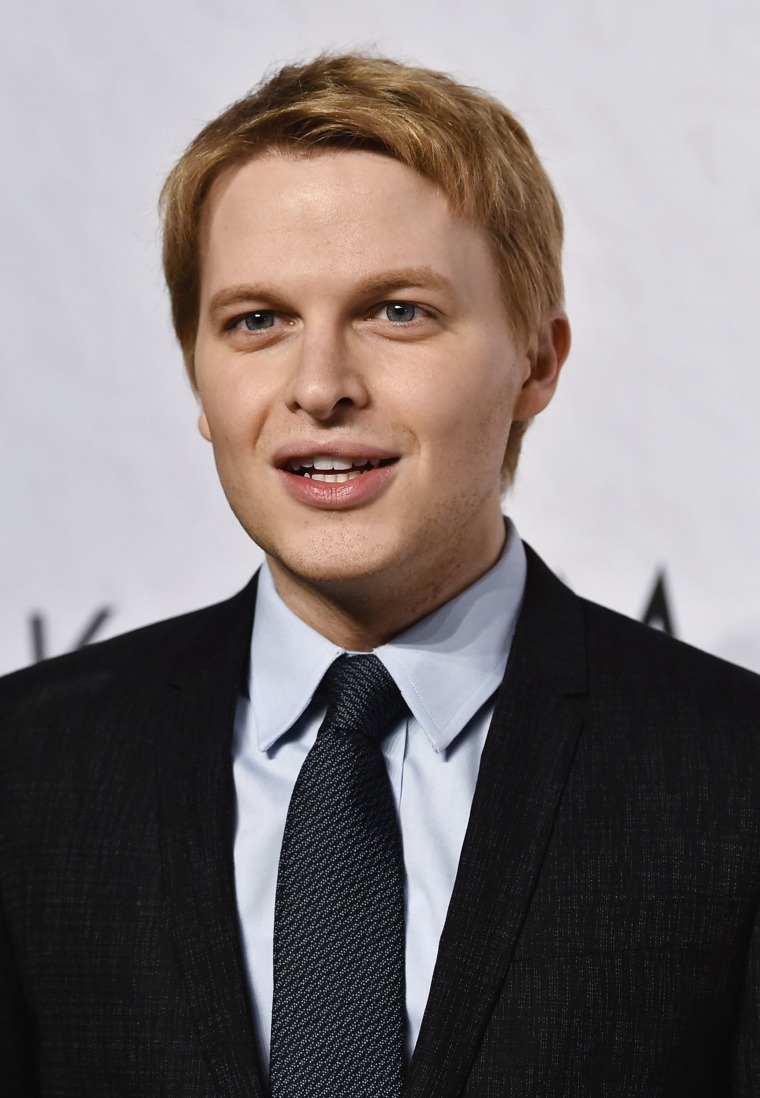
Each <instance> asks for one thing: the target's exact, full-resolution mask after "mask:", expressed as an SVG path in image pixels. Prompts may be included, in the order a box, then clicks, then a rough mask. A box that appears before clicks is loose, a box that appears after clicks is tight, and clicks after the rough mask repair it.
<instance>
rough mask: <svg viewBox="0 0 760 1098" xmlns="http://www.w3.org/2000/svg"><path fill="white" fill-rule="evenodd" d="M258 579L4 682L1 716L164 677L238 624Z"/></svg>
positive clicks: (0, 693) (1, 681)
mask: <svg viewBox="0 0 760 1098" xmlns="http://www.w3.org/2000/svg"><path fill="white" fill-rule="evenodd" d="M254 596H255V577H254V580H252V581H251V583H250V584H248V586H247V587H246V588H244V589H243V590H242V591H241V592H239V593H238V594H237V595H234V596H233V597H232V598H230V599H226V600H225V601H223V602H220V603H216V604H214V605H213V606H207V607H204V608H202V609H200V610H193V611H190V612H189V613H186V614H181V615H178V616H176V617H172V618H167V619H165V620H163V621H159V622H154V623H153V624H151V625H145V626H142V627H141V628H139V629H134V630H131V631H130V632H128V633H122V634H121V635H119V636H117V637H111V638H110V639H108V640H104V641H99V642H97V643H96V644H90V645H86V646H85V647H84V648H81V649H79V650H77V651H76V652H69V653H66V654H65V655H62V656H56V657H54V658H52V659H47V660H42V661H41V662H40V663H37V664H33V665H32V666H30V667H25V668H22V669H21V670H19V671H14V672H12V673H11V674H9V675H5V676H3V677H2V678H0V712H2V713H4V714H6V715H7V714H8V712H9V711H11V712H19V711H20V710H23V709H25V708H26V707H27V706H31V707H33V708H35V709H39V707H40V706H41V705H42V704H44V702H45V701H46V700H48V701H55V700H56V699H58V700H63V699H65V698H66V697H72V696H76V695H77V694H78V693H81V692H82V691H84V692H85V693H87V694H89V695H90V696H93V695H94V694H96V693H97V692H98V689H99V688H102V689H108V688H109V687H111V686H113V684H114V683H116V682H119V681H125V680H134V679H135V678H143V679H145V678H148V677H151V676H155V677H160V676H162V675H165V674H167V673H170V672H171V668H172V666H173V665H174V664H175V663H176V662H177V661H179V660H181V659H182V656H183V654H184V653H186V652H188V651H190V650H192V649H193V647H194V646H197V645H201V644H202V645H204V646H205V647H206V648H208V647H209V646H213V644H214V638H215V637H216V636H219V635H222V634H224V633H225V632H226V631H228V630H229V629H230V627H231V625H232V623H234V622H235V621H236V620H239V619H240V618H241V616H245V615H246V612H247V610H249V609H250V610H252V606H253V599H254Z"/></svg>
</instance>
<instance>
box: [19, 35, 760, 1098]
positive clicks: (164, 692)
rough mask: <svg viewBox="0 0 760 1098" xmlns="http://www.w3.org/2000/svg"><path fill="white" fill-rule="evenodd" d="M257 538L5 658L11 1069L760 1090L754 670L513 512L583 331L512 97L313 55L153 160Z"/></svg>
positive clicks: (396, 1084) (411, 1091) (243, 507)
mask: <svg viewBox="0 0 760 1098" xmlns="http://www.w3.org/2000/svg"><path fill="white" fill-rule="evenodd" d="M163 205H164V215H165V269H166V274H167V281H168V284H169V289H170V292H171V296H172V306H173V317H174V323H175V328H176V331H177V335H178V338H179V341H180V344H181V346H182V348H183V352H184V356H185V361H186V364H187V368H188V372H189V375H190V379H191V382H192V384H193V386H194V389H195V391H196V393H197V395H198V399H199V404H200V429H201V433H202V434H203V436H204V437H205V438H206V439H208V440H209V441H210V442H211V443H212V445H213V449H214V456H215V459H216V464H217V467H218V470H219V475H220V479H221V482H222V485H223V487H224V490H225V492H226V494H227V497H228V499H229V502H230V504H231V506H232V508H233V510H234V511H235V513H236V515H237V516H238V518H239V520H240V522H241V523H242V525H243V526H244V527H245V529H246V530H247V531H248V533H249V534H250V536H251V538H252V539H253V540H254V541H255V542H256V543H257V544H259V545H260V546H261V547H262V548H263V549H264V551H265V554H266V562H265V564H264V566H263V567H262V569H261V571H260V572H259V574H258V576H257V577H255V578H254V580H253V581H252V582H251V584H250V585H249V586H248V587H247V588H246V589H245V590H244V591H243V592H242V593H241V594H240V595H238V596H236V597H235V598H233V599H231V600H230V601H229V602H227V603H225V604H222V605H220V606H217V607H212V608H210V609H207V610H203V611H199V612H196V613H194V614H189V615H187V616H185V617H183V618H180V619H176V620H173V621H168V622H164V623H161V624H159V625H156V626H151V627H148V628H147V629H143V630H140V631H138V632H137V633H134V634H131V635H128V636H125V637H122V638H117V639H115V640H112V641H108V642H106V643H104V644H101V645H95V646H93V647H91V648H90V649H87V650H84V651H82V652H79V653H76V654H74V655H71V656H67V657H63V658H62V659H60V660H55V661H50V662H49V663H48V664H45V665H41V666H38V667H36V668H33V669H30V670H28V671H26V672H21V673H19V674H17V675H15V676H12V677H10V678H9V679H7V680H6V681H5V682H4V683H3V685H2V687H0V716H1V718H2V726H1V728H0V731H1V732H2V740H1V742H2V758H1V759H0V784H1V789H0V792H1V796H0V819H1V822H2V832H1V833H0V900H1V902H2V909H1V911H0V915H1V916H2V935H1V936H0V951H1V952H0V964H1V965H2V969H1V970H0V976H1V977H2V984H1V992H0V994H1V995H2V1000H1V1005H2V1014H1V1015H0V1027H1V1035H2V1049H1V1051H2V1056H1V1057H0V1076H1V1077H2V1093H3V1094H8V1095H23V1096H27V1095H34V1094H41V1095H51V1096H52V1095H61V1096H62V1095H77V1098H81V1096H83V1095H98V1096H100V1095H137V1094H140V1095H158V1094H171V1095H179V1094H181V1095H204V1096H210V1095H219V1096H228V1095H255V1096H259V1098H261V1096H263V1095H265V1094H267V1093H270V1094H271V1095H272V1098H295V1096H300V1095H304V1096H305V1095H312V1096H314V1095H320V1096H321V1095H324V1096H329V1098H336V1096H346V1098H348V1096H356V1098H359V1096H376V1098H392V1096H398V1095H400V1094H401V1093H402V1091H403V1094H404V1095H408V1096H409V1098H423V1096H427V1098H444V1096H451V1098H453V1096H455V1095H467V1096H482V1098H486V1096H492V1098H496V1096H502V1095H507V1094H510V1095H535V1096H540V1098H547V1096H550V1095H556V1096H560V1095H562V1096H571V1095H573V1096H579V1098H580V1096H583V1098H588V1096H592V1095H598V1096H602V1095H612V1094H615V1095H630V1096H633V1095H641V1096H644V1095H647V1096H650V1095H651V1096H655V1095H658V1096H665V1095H670V1096H675V1095H688V1096H689V1098H695V1096H698V1095H704V1096H710V1098H715V1096H717V1095H738V1096H750V1095H760V1018H759V1009H758V986H759V982H760V971H759V968H758V942H757V934H756V931H755V918H756V912H757V905H758V899H759V898H760V788H759V783H758V778H759V775H758V763H759V762H760V759H759V755H760V742H759V740H758V733H759V732H760V686H759V685H758V681H757V680H756V679H755V678H754V677H753V676H751V675H750V674H748V673H745V672H742V671H739V670H738V669H736V668H731V667H729V666H727V665H724V664H721V663H720V662H719V661H717V660H714V659H712V658H710V657H708V656H704V655H702V654H700V653H698V652H696V651H694V650H691V649H688V648H686V647H685V646H683V645H680V644H678V643H677V642H675V641H672V640H671V639H669V638H667V637H665V636H663V635H661V634H657V633H654V632H651V631H649V630H647V629H646V628H644V627H643V626H640V625H638V624H636V623H633V622H629V621H626V620H625V619H622V618H620V617H619V616H617V615H615V614H612V613H610V612H609V611H605V610H603V609H601V608H599V607H596V606H593V605H592V604H589V603H587V602H584V601H582V600H580V599H578V598H576V597H575V596H574V595H573V594H572V593H571V592H570V591H568V590H567V589H566V588H565V587H564V586H563V585H562V584H561V583H560V582H559V581H558V580H557V579H556V578H555V577H554V576H553V575H552V574H551V573H550V572H549V571H548V570H547V569H546V567H545V566H544V565H543V564H542V563H541V561H540V560H539V559H538V558H537V557H536V556H535V554H533V553H532V551H531V550H530V549H528V548H527V547H526V546H524V545H523V543H522V542H521V540H520V538H519V537H518V535H517V532H516V530H515V528H514V526H513V525H511V524H510V523H509V522H508V521H506V522H505V520H504V518H503V516H502V512H501V497H502V493H503V490H504V488H505V487H506V486H508V485H509V483H510V481H511V478H512V477H513V475H514V470H515V465H516V461H517V457H518V453H519V449H520V443H521V439H522V435H523V433H524V429H525V426H526V425H527V424H528V422H529V421H530V419H531V418H532V417H533V416H534V415H536V414H538V413H540V412H541V411H542V409H543V408H544V407H545V406H546V405H547V403H548V402H549V400H550V399H551V398H552V396H553V394H554V391H555V387H556V385H557V380H558V376H559V372H560V368H561V366H562V364H563V362H564V360H565V357H566V355H567V352H568V349H569V329H568V323H567V319H566V316H565V313H564V311H563V308H562V278H561V269H560V251H561V240H562V219H561V215H560V212H559V207H558V204H557V201H556V198H555V196H554V192H553V190H552V187H551V185H550V183H549V181H548V179H547V177H546V174H545V173H544V170H543V168H542V167H541V164H540V162H539V161H538V159H537V157H536V155H535V152H534V151H533V148H532V146H531V144H530V142H529V140H528V138H527V136H526V135H525V133H524V131H523V130H522V128H521V127H520V126H519V124H518V123H517V122H516V121H515V119H514V118H513V117H512V116H511V115H510V114H509V113H508V112H507V111H506V110H505V108H504V107H502V106H501V105H500V104H498V103H496V102H495V101H493V100H491V99H490V98H488V97H486V96H485V95H483V94H482V93H480V92H477V91H474V90H473V89H470V88H466V87H463V86H461V85H459V84H457V83H455V82H454V81H452V80H450V79H449V78H447V77H445V76H443V75H441V74H438V73H434V72H430V71H427V70H421V69H413V68H409V67H405V66H401V65H398V64H396V63H394V62H391V61H387V60H382V59H368V58H363V57H322V58H318V59H317V60H316V61H314V62H311V63H309V64H306V65H302V66H294V67H288V68H285V69H283V70H282V71H281V72H279V73H278V74H276V75H275V76H274V77H273V78H272V79H271V80H269V81H268V82H267V83H265V84H263V85H262V86H261V87H260V88H259V89H258V90H257V91H255V92H254V93H253V94H251V95H250V96H248V97H246V98H245V99H243V100H241V101H240V102H239V103H237V104H235V105H233V106H232V107H231V108H230V109H229V110H227V111H226V112H225V113H224V114H223V115H221V116H220V118H218V119H217V120H215V121H214V122H212V123H211V124H210V125H209V126H207V127H206V128H205V129H204V130H203V131H202V133H201V134H200V135H199V136H198V137H197V138H196V140H195V141H194V142H193V143H192V145H191V146H190V148H189V149H188V150H187V152H186V153H185V154H184V156H183V157H182V159H181V160H180V162H179V164H178V165H177V167H176V168H175V170H174V171H173V173H172V174H171V176H170V177H169V180H168V181H167V184H166V187H165V190H164V196H163Z"/></svg>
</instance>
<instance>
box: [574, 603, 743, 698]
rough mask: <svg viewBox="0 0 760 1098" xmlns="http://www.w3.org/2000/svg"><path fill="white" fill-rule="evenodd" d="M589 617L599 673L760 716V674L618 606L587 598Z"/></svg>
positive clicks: (591, 663) (591, 653) (593, 655)
mask: <svg viewBox="0 0 760 1098" xmlns="http://www.w3.org/2000/svg"><path fill="white" fill-rule="evenodd" d="M581 602H582V604H583V607H584V611H585V615H586V621H587V639H588V645H589V666H590V668H591V669H592V670H591V673H592V674H593V673H594V669H595V668H596V669H597V672H596V673H597V674H602V675H604V677H606V678H609V679H614V680H617V681H619V682H621V683H625V684H628V685H633V686H638V687H639V688H641V689H643V688H644V687H645V686H649V687H650V688H651V687H654V686H657V685H659V686H660V688H661V690H662V691H663V692H664V693H665V694H669V695H671V696H675V695H682V694H683V693H684V692H686V693H688V695H689V696H691V697H692V698H694V699H695V701H698V702H699V703H704V702H705V701H706V700H708V699H714V700H715V701H716V702H718V703H719V704H721V705H722V706H723V707H724V708H725V707H727V708H729V709H734V710H735V709H736V707H737V705H739V706H741V705H744V706H750V705H752V706H753V707H756V708H755V713H756V714H757V715H758V717H757V719H758V720H760V675H757V674H755V673H754V672H752V671H748V670H746V669H745V668H743V667H738V666H736V665H735V664H732V663H729V662H727V661H726V660H723V659H720V658H719V657H718V656H713V655H710V654H709V653H707V652H704V651H702V650H701V649H699V648H694V647H693V646H692V645H690V644H686V643H685V642H684V641H681V640H677V639H676V638H675V637H671V636H669V635H668V634H667V633H664V632H663V631H661V630H659V629H654V628H652V627H651V626H648V625H644V624H642V623H641V622H638V621H633V620H632V619H631V618H627V617H625V616H624V615H623V614H619V613H617V612H616V611H614V610H609V609H607V608H606V607H603V606H599V605H597V604H596V603H593V602H590V601H588V600H586V599H582V600H581Z"/></svg>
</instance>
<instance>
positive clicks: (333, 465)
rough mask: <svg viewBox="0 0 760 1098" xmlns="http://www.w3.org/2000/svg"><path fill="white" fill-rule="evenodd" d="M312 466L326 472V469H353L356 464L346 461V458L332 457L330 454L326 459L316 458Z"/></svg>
mask: <svg viewBox="0 0 760 1098" xmlns="http://www.w3.org/2000/svg"><path fill="white" fill-rule="evenodd" d="M312 464H313V467H314V468H315V469H321V470H323V471H324V470H325V469H351V468H352V467H353V464H354V463H353V461H346V459H345V458H339V457H330V455H329V454H328V455H326V456H325V457H317V458H314V461H313V462H312Z"/></svg>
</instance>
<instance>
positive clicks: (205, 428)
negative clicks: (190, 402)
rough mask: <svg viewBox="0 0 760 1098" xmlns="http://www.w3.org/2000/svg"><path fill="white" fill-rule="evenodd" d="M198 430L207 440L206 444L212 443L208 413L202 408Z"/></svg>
mask: <svg viewBox="0 0 760 1098" xmlns="http://www.w3.org/2000/svg"><path fill="white" fill-rule="evenodd" d="M198 430H199V431H200V433H201V434H202V435H203V437H204V438H205V440H206V442H211V428H210V427H209V425H208V420H207V419H206V413H205V412H204V411H203V409H202V408H201V414H200V415H199V416H198Z"/></svg>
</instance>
